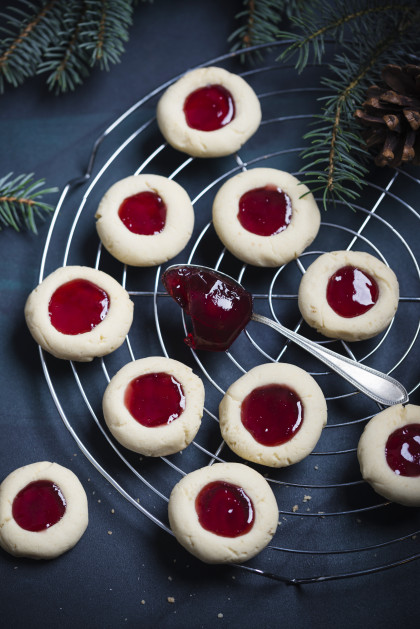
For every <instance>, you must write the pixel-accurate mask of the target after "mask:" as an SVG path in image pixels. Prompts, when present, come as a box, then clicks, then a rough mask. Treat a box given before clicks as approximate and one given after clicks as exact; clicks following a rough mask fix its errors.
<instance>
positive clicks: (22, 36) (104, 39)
mask: <svg viewBox="0 0 420 629" xmlns="http://www.w3.org/2000/svg"><path fill="white" fill-rule="evenodd" d="M17 1H18V2H20V3H21V6H20V7H13V6H12V7H8V8H7V9H6V12H3V13H0V93H1V92H2V91H3V90H4V86H5V83H9V84H11V85H13V86H15V87H16V86H18V85H20V84H21V83H22V82H23V81H24V80H25V79H27V78H28V77H30V76H34V75H35V74H47V84H48V86H49V88H50V89H51V90H53V91H55V92H56V93H57V94H59V93H63V92H66V91H68V90H74V89H75V88H76V87H77V86H78V85H80V84H81V83H83V81H84V79H86V77H87V76H88V75H89V74H90V72H91V70H92V68H93V67H94V66H96V65H98V66H99V68H100V69H101V70H109V68H110V65H111V64H115V63H118V62H119V61H120V59H121V55H122V54H123V52H124V43H125V42H127V41H128V38H129V28H130V26H131V24H132V18H133V5H137V4H138V3H137V2H136V1H135V0H38V1H36V0H17ZM143 1H146V0H143ZM2 36H3V39H1V37H2Z"/></svg>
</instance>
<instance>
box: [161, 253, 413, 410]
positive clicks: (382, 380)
mask: <svg viewBox="0 0 420 629" xmlns="http://www.w3.org/2000/svg"><path fill="white" fill-rule="evenodd" d="M180 271H184V274H185V272H187V273H188V272H191V274H195V275H197V274H198V272H202V273H204V274H207V273H209V274H210V276H211V275H212V274H213V275H214V276H216V277H215V279H219V280H220V279H222V280H223V282H224V284H225V287H226V291H227V293H226V294H228V292H229V291H232V290H233V291H235V290H238V292H239V293H240V294H241V295H243V296H245V299H247V298H250V299H251V303H252V297H251V295H250V293H249V292H248V291H247V290H246V289H245V288H244V287H243V286H242V284H240V283H239V282H238V281H236V280H235V279H233V278H232V277H230V275H227V274H226V273H222V272H221V271H215V270H214V269H211V268H209V267H205V266H200V265H196V264H175V265H172V266H170V267H168V269H167V270H166V271H165V272H164V274H163V276H162V281H163V283H164V285H165V287H166V288H167V290H168V285H167V284H168V278H169V277H170V276H172V277H175V276H176V274H177V273H178V274H179V272H180ZM218 290H220V286H219V288H218ZM168 292H169V293H170V294H171V296H172V297H174V294H173V293H171V291H170V290H168ZM174 299H176V297H174ZM176 300H177V301H178V303H180V302H179V300H178V299H176ZM180 305H181V304H180ZM249 320H252V321H256V322H257V323H264V324H265V325H268V326H269V327H270V328H273V329H274V330H276V331H277V332H280V334H282V335H283V336H285V337H286V338H288V339H289V340H290V341H293V342H294V343H296V344H297V345H299V347H302V349H304V350H306V351H307V352H309V353H310V354H312V355H313V356H315V357H316V358H318V359H319V360H320V361H322V362H323V363H325V364H326V365H327V366H328V367H330V369H332V370H333V371H335V372H336V373H338V374H339V375H340V376H341V377H342V378H344V379H345V380H347V381H348V382H350V383H351V384H352V385H353V386H355V387H356V388H357V389H358V390H359V391H361V392H362V393H365V394H366V395H367V396H369V397H370V398H372V399H373V400H375V401H376V402H378V403H379V404H383V405H384V406H392V405H393V404H404V403H406V402H408V394H407V391H406V390H405V388H404V387H403V385H402V384H401V383H400V382H398V381H397V380H395V378H392V377H391V376H389V375H388V374H385V373H382V372H380V371H377V370H376V369H372V368H371V367H368V366H366V365H363V364H361V363H358V362H356V361H355V360H352V359H351V358H347V357H345V356H341V355H340V354H337V353H336V352H333V351H332V350H330V349H327V348H326V347H322V346H321V345H318V343H315V342H313V341H310V340H308V339H306V338H305V337H303V336H301V335H300V334H297V332H292V330H289V329H288V328H286V327H285V326H284V325H281V324H280V323H277V322H276V321H273V320H272V319H269V318H268V317H264V316H263V315H260V314H257V313H255V312H253V311H252V309H250V312H249V317H248V319H247V321H246V322H245V324H244V325H243V326H242V327H241V330H242V329H243V328H244V327H245V325H246V323H247V322H248V321H249ZM235 338H236V337H235Z"/></svg>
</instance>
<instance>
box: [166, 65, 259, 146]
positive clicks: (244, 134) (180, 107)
mask: <svg viewBox="0 0 420 629" xmlns="http://www.w3.org/2000/svg"><path fill="white" fill-rule="evenodd" d="M210 85H220V86H222V87H223V88H225V89H227V90H228V91H229V92H230V94H231V95H232V98H233V102H234V107H235V114H234V117H233V119H232V120H231V122H229V123H228V124H226V125H225V126H223V127H222V128H220V129H216V130H214V131H202V130H200V129H194V128H192V127H190V126H189V125H188V124H187V121H186V117H185V113H184V104H185V100H186V98H187V97H188V96H189V95H190V94H191V93H192V92H194V91H195V90H197V89H199V88H202V87H206V86H210ZM157 122H158V125H159V128H160V130H161V132H162V134H163V136H164V137H165V139H166V140H167V142H168V143H169V144H170V145H171V146H173V147H174V148H176V149H178V150H179V151H182V152H184V153H188V155H192V156H193V157H220V156H223V155H231V154H232V153H235V151H237V150H238V149H239V148H240V147H241V146H242V145H243V144H244V143H245V142H246V141H247V140H248V139H249V138H250V137H251V136H252V135H253V134H254V133H255V131H256V130H257V129H258V127H259V124H260V122H261V107H260V103H259V100H258V97H257V96H256V94H255V92H254V90H253V89H252V88H251V87H250V85H248V83H247V82H246V81H244V79H242V78H241V77H240V76H238V75H236V74H232V73H231V72H228V71H227V70H224V69H223V68H217V67H210V68H199V69H198V70H192V71H191V72H188V73H187V74H185V75H184V76H183V77H181V78H180V79H179V80H178V81H177V82H176V83H174V84H173V85H171V86H170V87H169V88H168V89H167V90H166V91H165V92H164V94H163V95H162V97H161V98H160V100H159V102H158V105H157Z"/></svg>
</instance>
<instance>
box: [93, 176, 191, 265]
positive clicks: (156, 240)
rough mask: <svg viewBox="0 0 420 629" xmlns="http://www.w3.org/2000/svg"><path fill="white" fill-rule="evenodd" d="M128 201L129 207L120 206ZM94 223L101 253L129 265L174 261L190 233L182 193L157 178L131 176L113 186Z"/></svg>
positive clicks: (187, 201)
mask: <svg viewBox="0 0 420 629" xmlns="http://www.w3.org/2000/svg"><path fill="white" fill-rule="evenodd" d="M127 200H129V201H130V203H131V207H129V206H128V204H127V203H125V204H124V202H125V201H127ZM120 212H124V213H123V214H121V215H120ZM95 218H96V219H97V220H96V229H97V232H98V235H99V238H100V239H101V241H102V243H103V245H104V247H105V249H106V250H107V251H109V253H110V254H111V255H112V256H114V258H116V259H117V260H119V261H120V262H124V263H125V264H129V265H131V266H155V265H159V264H162V263H164V262H167V261H168V260H170V259H172V258H174V257H175V256H176V255H178V253H180V252H181V251H182V250H183V249H184V247H185V246H186V245H187V243H188V241H189V239H190V237H191V234H192V231H193V228H194V209H193V206H192V204H191V200H190V197H189V196H188V194H187V192H186V191H185V190H184V188H182V187H181V186H180V185H179V184H178V183H176V182H175V181H172V180H171V179H167V178H166V177H161V176H160V175H132V176H131V177H126V178H125V179H121V180H120V181H117V182H116V183H115V184H114V185H113V186H111V187H110V188H109V190H108V191H107V192H106V193H105V195H104V196H103V198H102V200H101V202H100V203H99V206H98V209H97V212H96V214H95ZM136 220H137V221H138V222H137V225H136V224H135V221H136ZM145 232H147V233H145Z"/></svg>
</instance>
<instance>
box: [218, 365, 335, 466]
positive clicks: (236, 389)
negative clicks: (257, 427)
mask: <svg viewBox="0 0 420 629" xmlns="http://www.w3.org/2000/svg"><path fill="white" fill-rule="evenodd" d="M270 385H280V386H284V387H287V388H288V389H291V390H292V391H293V392H294V393H295V394H296V395H297V396H298V398H300V402H301V404H302V408H303V421H302V423H301V426H300V428H299V430H298V431H297V432H295V434H294V435H293V436H292V437H291V438H290V439H289V440H288V441H286V442H285V443H281V444H280V445H274V446H267V445H264V444H263V443H259V442H258V441H257V440H256V439H255V438H254V436H253V435H252V434H251V432H250V431H249V430H247V428H245V426H244V424H243V422H242V403H243V401H244V400H245V398H246V397H247V396H248V395H249V394H251V393H252V392H253V391H254V390H255V389H258V388H259V387H267V386H270ZM281 412H282V409H281V408H279V422H280V421H281ZM219 420H220V430H221V433H222V437H223V439H224V440H225V442H226V443H227V445H228V446H229V448H230V449H231V450H233V452H235V453H236V454H237V455H238V456H240V457H242V458H243V459H246V460H247V461H253V462H254V463H260V464H261V465H267V466H269V467H286V466H288V465H292V464H294V463H298V462H299V461H301V460H302V459H303V458H305V457H306V456H308V454H310V453H311V452H312V450H313V449H314V447H315V446H316V444H317V442H318V440H319V438H320V436H321V432H322V429H323V428H324V426H325V424H326V423H327V404H326V401H325V397H324V395H323V393H322V391H321V389H320V387H319V386H318V384H317V383H316V382H315V380H314V378H313V377H312V376H311V375H309V374H308V373H307V372H306V371H304V370H303V369H300V367H296V365H291V364H288V363H267V364H264V365H259V366H257V367H254V368H253V369H251V370H250V371H248V372H247V373H246V374H245V375H243V376H242V377H241V378H239V379H238V380H236V381H235V382H234V383H233V384H231V385H230V387H229V388H228V390H227V391H226V393H225V395H224V397H223V399H222V401H221V402H220V405H219ZM262 424H263V422H262Z"/></svg>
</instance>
